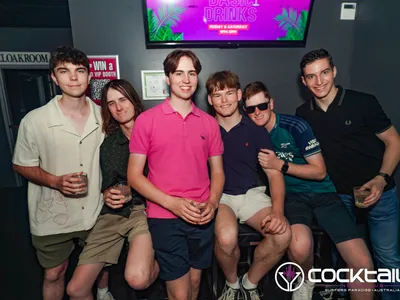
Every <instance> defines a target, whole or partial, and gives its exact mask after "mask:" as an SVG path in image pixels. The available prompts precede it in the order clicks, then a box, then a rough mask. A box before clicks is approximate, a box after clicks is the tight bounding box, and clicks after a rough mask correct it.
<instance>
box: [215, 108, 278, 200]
mask: <svg viewBox="0 0 400 300" xmlns="http://www.w3.org/2000/svg"><path fill="white" fill-rule="evenodd" d="M220 129H221V136H222V140H223V142H224V149H225V150H224V154H223V155H222V157H223V161H224V171H225V186H224V193H225V194H229V195H241V194H245V193H246V192H247V191H248V190H249V189H251V188H254V187H257V186H260V185H266V184H267V182H261V180H260V179H261V178H262V174H261V172H263V171H262V168H261V166H260V164H259V163H258V152H260V149H270V150H273V149H274V147H273V145H272V142H271V139H270V137H269V133H268V131H267V130H265V128H264V127H258V126H257V125H255V124H254V123H253V122H252V121H251V120H250V119H249V118H248V117H246V116H242V120H241V121H240V122H239V123H238V124H237V125H235V126H234V127H233V128H232V129H231V130H229V131H228V132H227V131H226V130H225V129H224V128H222V127H221V126H220Z"/></svg>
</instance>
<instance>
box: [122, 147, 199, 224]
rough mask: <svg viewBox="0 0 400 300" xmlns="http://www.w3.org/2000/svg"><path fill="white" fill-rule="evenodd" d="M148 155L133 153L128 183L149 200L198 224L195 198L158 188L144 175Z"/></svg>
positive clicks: (130, 159)
mask: <svg viewBox="0 0 400 300" xmlns="http://www.w3.org/2000/svg"><path fill="white" fill-rule="evenodd" d="M146 159H147V156H146V155H144V154H137V153H131V155H130V156H129V164H128V183H129V185H130V186H131V187H133V188H134V189H135V190H136V191H138V192H139V193H140V194H141V195H143V196H144V197H145V198H146V199H147V200H149V201H151V202H154V203H156V204H158V205H160V206H162V207H164V208H165V209H168V210H169V211H171V212H172V213H174V214H175V215H176V216H178V217H181V218H182V219H184V220H185V221H187V222H189V223H192V224H198V223H199V222H200V209H199V208H198V207H196V206H195V205H196V202H195V201H193V200H188V199H183V198H178V197H173V196H170V195H167V194H166V193H164V192H162V191H161V190H160V189H158V188H157V187H156V186H155V185H154V184H152V183H151V182H150V180H148V179H147V178H146V177H145V176H144V175H143V170H144V168H145V165H146Z"/></svg>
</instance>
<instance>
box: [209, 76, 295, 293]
mask: <svg viewBox="0 0 400 300" xmlns="http://www.w3.org/2000/svg"><path fill="white" fill-rule="evenodd" d="M206 87H207V92H208V102H209V103H210V105H212V106H213V108H214V109H215V111H216V119H217V121H218V123H219V125H220V129H221V135H222V140H223V142H224V149H225V152H224V154H223V163H224V171H225V186H224V191H223V194H222V197H221V200H220V205H219V210H218V215H217V218H216V222H215V234H216V244H215V255H216V257H217V260H218V263H219V265H220V266H221V268H222V270H223V272H224V274H225V277H226V284H225V287H224V290H223V294H222V296H221V297H220V298H219V299H221V300H236V299H239V295H240V294H242V297H243V299H245V300H250V299H251V300H257V299H260V298H259V294H258V292H257V285H258V282H259V281H260V280H261V278H262V277H263V276H264V275H265V274H266V273H267V272H268V271H269V270H270V269H271V268H272V267H273V266H274V265H275V264H276V263H277V262H278V261H279V260H280V259H281V257H282V256H283V254H284V253H285V251H286V249H287V247H288V245H289V243H290V239H291V231H290V228H289V226H288V223H287V220H286V218H285V217H284V211H283V203H284V197H285V184H284V180H283V176H282V173H281V172H280V171H277V170H271V169H268V170H267V169H265V170H264V171H265V173H266V176H267V177H268V182H269V186H270V192H271V198H270V197H269V196H268V195H266V193H265V190H266V186H265V184H266V182H262V183H261V181H260V178H259V175H260V174H259V171H261V167H260V165H259V163H258V158H257V155H258V152H259V151H260V150H261V149H273V146H272V144H271V141H270V138H269V134H268V132H267V131H266V130H264V129H263V128H259V127H257V126H256V125H255V124H253V122H251V120H249V119H248V118H247V117H246V116H243V115H242V114H240V112H239V108H238V103H239V100H240V99H241V97H242V92H241V90H240V83H239V78H238V76H237V75H235V74H234V73H232V72H230V71H222V72H217V73H215V74H212V75H211V76H210V77H209V79H208V80H207V83H206ZM237 219H239V222H241V223H246V224H247V225H249V226H251V227H253V228H254V229H256V230H257V231H259V232H260V233H261V234H262V235H263V236H264V237H265V238H264V239H263V240H262V241H261V243H260V244H259V245H258V246H257V247H256V250H255V254H254V260H253V263H252V265H251V267H250V269H249V271H248V272H247V273H246V274H244V276H243V277H242V278H241V279H238V274H237V264H238V262H239V256H240V252H239V247H238V224H237Z"/></svg>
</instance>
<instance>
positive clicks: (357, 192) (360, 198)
mask: <svg viewBox="0 0 400 300" xmlns="http://www.w3.org/2000/svg"><path fill="white" fill-rule="evenodd" d="M353 193H354V200H355V205H356V206H357V207H359V208H365V207H366V206H365V204H364V201H365V198H367V197H368V196H369V195H370V194H371V190H370V189H365V190H361V186H356V187H355V188H354V189H353Z"/></svg>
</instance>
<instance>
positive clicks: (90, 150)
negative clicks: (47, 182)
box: [13, 96, 104, 236]
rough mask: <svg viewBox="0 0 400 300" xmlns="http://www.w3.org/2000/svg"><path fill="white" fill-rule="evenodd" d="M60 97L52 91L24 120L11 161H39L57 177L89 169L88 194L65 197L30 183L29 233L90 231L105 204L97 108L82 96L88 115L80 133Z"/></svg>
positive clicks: (32, 163)
mask: <svg viewBox="0 0 400 300" xmlns="http://www.w3.org/2000/svg"><path fill="white" fill-rule="evenodd" d="M60 98H61V96H56V97H55V98H53V99H52V100H51V101H50V102H49V103H47V104H46V105H44V106H42V107H40V108H37V109H35V110H33V111H31V112H29V113H28V114H27V115H26V116H25V117H24V118H23V119H22V121H21V124H20V127H19V130H18V138H17V142H16V145H15V151H14V157H13V163H14V164H16V165H20V166H24V167H36V166H40V167H41V168H42V169H43V170H45V171H46V172H48V173H50V174H53V175H57V176H59V175H65V174H68V173H74V172H80V171H83V172H85V173H87V174H88V180H89V185H88V194H87V196H85V197H82V198H69V197H65V196H64V195H63V194H61V193H60V192H59V191H58V190H54V189H51V188H48V187H45V186H40V185H36V184H34V183H32V182H29V185H28V207H29V219H30V227H31V232H32V234H34V235H38V236H43V235H51V234H59V233H68V232H74V231H81V230H89V229H91V228H92V227H93V225H94V223H95V221H96V219H97V216H98V215H99V213H100V210H101V207H102V206H103V195H102V194H101V192H100V189H101V171H100V163H99V155H100V145H101V143H102V142H103V139H104V134H103V132H102V130H101V124H102V119H101V112H100V107H99V106H97V105H96V104H94V103H93V101H91V100H90V99H89V98H86V101H88V103H89V107H90V115H89V118H88V120H87V122H86V126H85V129H84V132H83V134H82V135H80V134H79V133H78V132H77V130H76V129H75V127H74V126H73V124H72V123H71V121H70V120H69V119H68V118H67V117H65V116H64V114H63V113H62V112H61V110H60V107H59V105H58V101H59V100H60Z"/></svg>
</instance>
